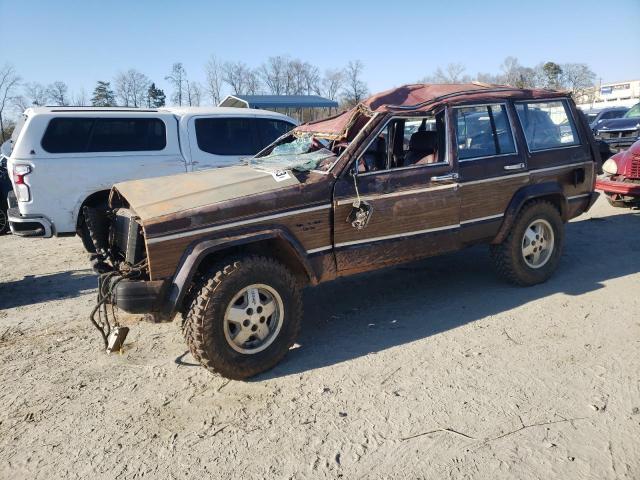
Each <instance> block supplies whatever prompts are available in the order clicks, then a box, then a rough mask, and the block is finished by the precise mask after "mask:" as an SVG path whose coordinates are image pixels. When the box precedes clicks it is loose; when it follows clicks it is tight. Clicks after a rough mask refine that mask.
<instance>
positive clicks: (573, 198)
mask: <svg viewBox="0 0 640 480" xmlns="http://www.w3.org/2000/svg"><path fill="white" fill-rule="evenodd" d="M590 196H591V194H590V193H581V194H580V195H573V196H572V197H567V200H575V199H577V198H584V197H590Z"/></svg>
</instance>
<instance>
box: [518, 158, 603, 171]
mask: <svg viewBox="0 0 640 480" xmlns="http://www.w3.org/2000/svg"><path fill="white" fill-rule="evenodd" d="M587 163H592V162H591V161H589V160H587V161H585V162H577V163H568V164H567V165H558V166H557V167H547V168H538V169H536V170H529V173H540V172H551V171H553V170H560V169H562V168H571V167H579V166H580V165H586V164H587Z"/></svg>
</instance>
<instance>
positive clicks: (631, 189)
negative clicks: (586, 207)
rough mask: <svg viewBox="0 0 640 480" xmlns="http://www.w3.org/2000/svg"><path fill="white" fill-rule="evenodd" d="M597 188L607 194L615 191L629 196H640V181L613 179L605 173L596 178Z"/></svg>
mask: <svg viewBox="0 0 640 480" xmlns="http://www.w3.org/2000/svg"><path fill="white" fill-rule="evenodd" d="M596 188H597V189H598V190H602V191H603V192H604V193H606V194H612V193H615V194H618V195H624V196H629V197H640V183H633V182H629V181H624V180H622V181H621V180H613V179H611V177H608V176H605V175H601V176H599V177H598V178H597V179H596Z"/></svg>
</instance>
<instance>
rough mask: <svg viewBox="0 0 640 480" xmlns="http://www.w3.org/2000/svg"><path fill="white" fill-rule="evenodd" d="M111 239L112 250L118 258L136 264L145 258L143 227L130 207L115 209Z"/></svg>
mask: <svg viewBox="0 0 640 480" xmlns="http://www.w3.org/2000/svg"><path fill="white" fill-rule="evenodd" d="M110 240H111V241H110V243H111V249H112V252H113V254H114V256H115V257H116V258H117V260H119V261H125V262H127V263H129V264H131V265H135V264H136V263H138V262H140V261H141V260H143V259H144V255H145V252H144V238H143V236H142V227H141V226H140V224H139V223H138V221H137V217H136V215H135V214H134V213H133V212H132V211H131V210H129V209H128V208H119V209H118V210H116V211H115V215H114V220H113V224H112V226H111V239H110Z"/></svg>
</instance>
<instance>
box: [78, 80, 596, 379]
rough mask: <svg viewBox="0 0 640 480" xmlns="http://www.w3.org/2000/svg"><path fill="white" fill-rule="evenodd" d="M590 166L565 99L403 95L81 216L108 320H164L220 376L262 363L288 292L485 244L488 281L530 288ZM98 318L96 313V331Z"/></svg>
mask: <svg viewBox="0 0 640 480" xmlns="http://www.w3.org/2000/svg"><path fill="white" fill-rule="evenodd" d="M597 162H599V154H598V151H597V147H596V145H595V144H594V141H593V136H592V135H591V134H590V131H589V126H588V125H587V124H586V122H585V121H583V120H582V116H581V115H579V113H578V112H577V111H576V107H575V105H574V103H573V101H572V100H571V98H570V97H568V96H567V95H566V94H564V93H560V92H555V91H548V90H519V89H514V88H510V87H504V86H496V85H486V84H475V83H472V84H458V85H422V84H421V85H407V86H404V87H401V88H396V89H393V90H390V91H387V92H383V93H381V94H378V95H375V96H373V97H371V98H369V99H368V100H366V101H364V102H362V103H361V104H359V105H357V106H356V107H355V108H353V109H351V110H349V111H347V112H344V113H342V114H340V115H337V116H335V117H332V118H329V119H326V120H323V121H318V122H312V123H308V124H305V125H301V126H299V127H297V128H296V129H294V130H293V131H292V132H290V133H289V134H287V135H285V136H283V137H281V138H280V139H278V140H277V141H276V142H275V143H273V144H272V145H270V146H269V147H267V148H266V149H265V150H263V151H262V152H260V153H259V154H258V155H256V157H255V158H253V159H251V161H249V163H248V165H246V166H237V167H229V168H225V169H217V170H210V171H203V172H197V173H188V174H183V175H176V176H171V177H164V178H153V179H148V180H138V181H131V182H125V183H121V184H118V185H116V186H115V187H114V188H113V191H112V193H111V199H110V205H111V210H110V212H109V213H108V214H107V216H104V215H101V214H100V213H99V212H95V211H91V210H90V209H87V210H86V211H85V215H86V217H87V224H88V225H89V226H90V230H91V234H92V239H93V242H94V244H95V247H96V251H97V252H98V253H97V256H96V257H95V258H94V266H95V267H96V268H97V269H98V270H99V271H101V272H102V275H101V277H100V295H99V303H98V305H97V306H96V309H95V310H94V315H92V319H93V320H94V321H95V323H96V325H97V326H98V327H100V328H101V330H102V333H103V338H104V340H105V344H108V345H109V347H110V348H111V349H115V348H118V345H119V344H120V343H121V342H122V337H123V336H124V335H125V334H126V333H125V332H126V329H124V328H116V329H114V330H113V331H111V334H109V331H108V329H109V328H110V327H109V326H108V325H109V324H108V321H107V320H106V313H107V312H108V311H109V309H107V305H109V304H111V305H116V306H118V307H119V308H120V309H122V310H124V311H127V312H132V313H151V314H153V316H154V318H156V319H157V320H160V319H171V318H172V317H173V316H174V314H176V313H178V312H180V313H182V316H183V332H184V337H185V339H186V342H187V344H188V346H189V349H190V351H191V353H192V354H193V356H194V357H195V358H196V359H197V360H198V361H199V362H200V363H201V364H202V365H204V366H205V367H206V368H208V369H209V370H211V371H213V372H218V373H220V374H222V375H224V376H226V377H229V378H236V379H239V378H247V377H250V376H252V375H256V374H258V373H260V372H263V371H265V370H267V369H269V368H271V367H273V366H274V365H275V364H277V363H278V362H279V361H280V360H281V359H282V358H283V357H284V355H285V354H286V353H287V350H289V348H290V347H291V345H292V344H293V343H294V340H295V339H296V336H297V334H298V331H299V330H300V324H301V319H302V296H301V288H302V287H303V286H306V285H317V284H319V283H321V282H325V281H327V280H332V279H335V278H336V277H340V276H344V275H351V274H355V273H360V272H364V271H370V270H376V269H379V268H382V267H387V266H390V265H396V264H399V263H402V262H408V261H411V260H416V259H420V258H425V257H429V256H432V255H438V254H441V253H444V252H450V251H454V250H458V249H461V248H463V247H466V246H468V245H473V244H477V243H486V244H489V246H490V253H491V257H492V258H493V261H494V263H495V266H496V269H497V271H498V273H499V274H501V275H502V276H503V277H505V278H506V279H507V280H509V281H511V282H513V283H515V284H518V285H525V286H526V285H534V284H537V283H540V282H544V281H545V280H547V279H548V278H549V277H550V276H551V274H552V273H553V272H554V270H555V269H556V267H557V266H558V262H559V261H560V256H561V253H562V247H563V244H564V224H565V222H567V221H568V220H569V219H571V218H573V217H575V216H577V215H580V214H581V213H582V212H585V211H586V210H588V209H589V208H590V207H591V205H592V204H593V202H594V200H595V198H596V194H595V193H594V181H595V174H594V172H595V167H596V164H597ZM97 313H102V315H103V316H102V317H101V318H97Z"/></svg>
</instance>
